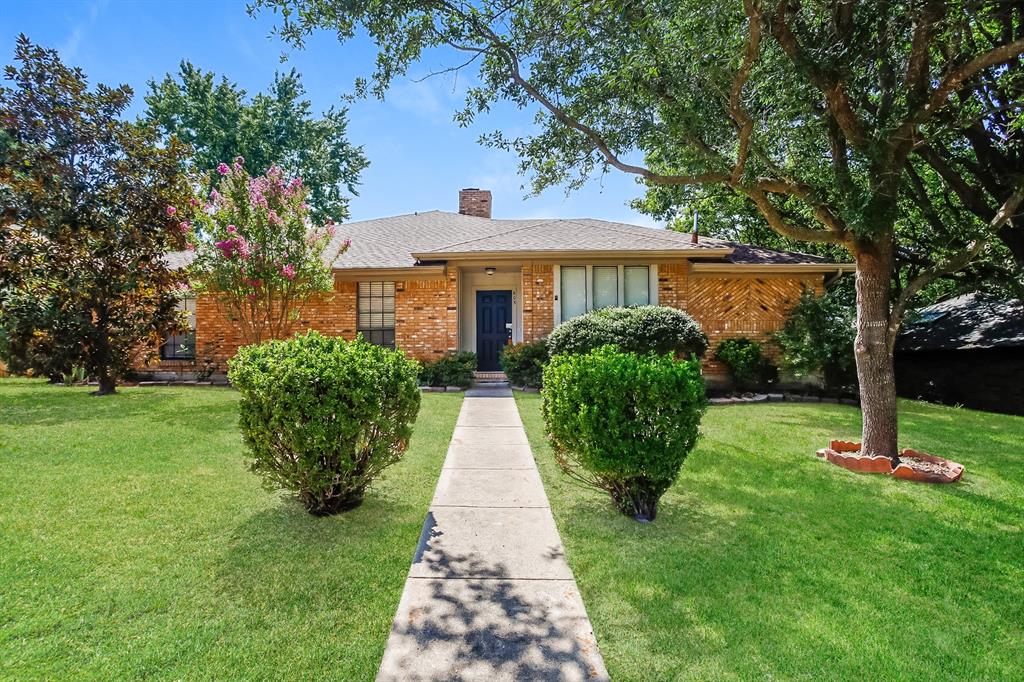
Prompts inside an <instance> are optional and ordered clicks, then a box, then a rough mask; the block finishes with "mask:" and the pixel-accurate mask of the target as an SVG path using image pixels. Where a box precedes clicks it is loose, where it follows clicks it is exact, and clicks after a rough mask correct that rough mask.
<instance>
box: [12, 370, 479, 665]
mask: <svg viewBox="0 0 1024 682" xmlns="http://www.w3.org/2000/svg"><path fill="white" fill-rule="evenodd" d="M87 393H88V390H87V389H84V388H83V389H79V388H74V389H70V388H64V387H57V386H48V385H46V384H44V383H40V382H38V381H27V380H17V379H5V380H0V678H7V679H10V678H17V679H26V678H36V679H43V678H47V679H61V678H74V679H79V678H92V679H125V678H141V677H156V678H160V679H197V678H203V679H224V678H233V679H313V678H319V679H344V680H350V679H372V678H373V676H374V674H375V673H376V670H377V666H378V664H379V662H380V657H381V654H382V653H383V650H384V643H385V641H386V639H387V634H388V631H389V628H390V624H391V618H392V617H393V615H394V612H395V608H396V606H397V604H398V599H399V596H400V595H401V591H402V585H403V583H404V579H405V575H406V572H407V571H408V570H409V562H410V561H411V559H412V555H413V552H414V550H415V547H416V542H417V538H418V537H419V533H420V529H421V527H422V524H423V518H424V515H425V514H426V510H427V506H428V504H429V502H430V497H431V494H432V492H433V489H434V484H435V482H436V480H437V475H438V473H439V471H440V468H441V463H442V461H443V458H444V455H445V451H446V448H447V445H448V441H449V439H450V437H451V433H452V429H453V427H454V424H455V418H456V416H457V414H458V410H459V407H460V405H461V396H458V395H451V394H435V393H431V394H425V395H424V396H423V408H422V413H421V414H422V415H423V417H422V418H421V419H420V421H419V423H418V424H417V427H416V431H415V435H414V437H413V440H412V443H411V447H410V449H409V451H408V452H407V454H406V458H405V460H404V461H403V462H402V463H400V464H398V465H397V466H395V467H394V468H392V469H390V470H389V472H388V474H387V476H386V478H385V479H384V480H383V481H380V482H378V483H377V484H375V485H374V486H372V487H371V489H370V491H369V492H368V494H367V498H366V502H365V503H364V504H363V506H362V507H360V508H359V509H357V510H355V511H352V512H349V513H346V514H344V515H341V516H338V517H334V518H319V519H318V518H313V517H311V516H309V515H307V514H306V513H305V512H304V511H303V510H302V509H301V508H300V507H299V506H298V505H297V504H295V503H293V502H291V501H288V500H284V499H282V497H281V495H280V494H277V493H272V492H268V491H265V490H264V489H262V488H261V486H260V483H259V480H258V479H257V478H256V477H255V476H254V475H253V474H251V473H249V471H248V470H247V469H246V468H245V465H244V461H243V449H242V443H241V439H240V437H239V434H238V429H237V427H236V419H237V410H236V408H235V402H236V399H237V395H236V394H235V393H234V392H232V391H230V390H227V389H203V388H185V387H180V388H127V389H122V390H121V392H120V394H118V395H116V396H111V397H106V398H94V397H90V396H89V395H87Z"/></svg>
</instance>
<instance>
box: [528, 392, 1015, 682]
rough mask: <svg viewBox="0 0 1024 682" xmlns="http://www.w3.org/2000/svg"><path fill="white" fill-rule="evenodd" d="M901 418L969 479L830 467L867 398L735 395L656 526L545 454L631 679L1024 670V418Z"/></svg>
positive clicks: (613, 658) (581, 576) (600, 626)
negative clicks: (929, 479) (824, 451)
mask: <svg viewBox="0 0 1024 682" xmlns="http://www.w3.org/2000/svg"><path fill="white" fill-rule="evenodd" d="M901 411H902V415H903V427H904V428H903V431H902V436H901V439H902V440H903V442H905V443H908V444H911V445H912V446H915V447H918V448H920V449H922V450H927V451H934V452H936V454H941V455H944V456H953V455H955V456H956V457H960V458H961V459H959V460H958V461H962V462H963V463H965V464H966V465H967V466H968V474H967V477H966V480H965V481H964V482H963V483H961V484H956V485H948V486H935V485H922V484H915V483H912V482H905V481H898V480H894V479H891V478H889V477H882V476H871V475H858V474H854V473H852V472H848V471H846V470H843V469H841V468H839V467H834V466H829V465H828V464H826V463H824V462H821V461H820V460H818V459H816V458H815V457H814V454H813V452H814V449H815V448H817V447H821V445H822V444H824V442H825V441H826V440H827V438H830V437H836V436H839V437H842V436H845V435H848V434H849V435H855V434H856V432H857V429H858V428H859V413H858V412H857V411H856V410H854V409H851V408H843V407H841V406H839V407H836V406H824V405H806V406H803V405H801V406H787V405H782V406H779V407H776V406H760V407H759V406H737V407H727V408H722V409H720V410H718V409H712V410H711V411H709V413H708V415H707V417H706V418H705V422H704V429H705V437H704V438H703V439H702V440H701V441H700V444H699V445H698V447H697V449H696V450H695V451H694V452H693V453H692V454H691V456H690V458H689V459H688V460H687V462H686V465H685V466H684V467H683V470H682V473H681V475H680V478H679V480H678V481H677V482H676V484H675V485H674V486H673V487H672V488H671V489H670V490H669V492H668V493H667V494H666V495H665V497H664V498H663V499H662V503H661V506H660V508H659V514H658V519H657V521H655V522H654V523H653V524H650V525H648V526H640V525H638V524H634V523H632V522H630V521H629V520H628V519H625V518H624V517H621V516H619V515H618V514H616V513H615V511H614V510H613V509H612V507H611V505H610V504H609V503H608V502H607V500H606V499H605V498H604V497H603V496H601V495H599V494H597V493H590V492H581V491H579V490H578V489H576V488H575V487H573V486H569V485H566V484H565V482H564V480H562V478H561V474H560V472H558V471H557V468H556V467H555V465H554V464H553V462H552V461H551V460H550V452H549V451H548V450H547V448H546V446H543V445H541V446H540V447H536V446H535V452H536V453H537V456H538V460H541V461H542V471H543V473H544V478H545V484H546V485H547V487H548V491H549V496H550V498H551V502H552V507H553V510H554V512H555V517H556V520H557V521H558V525H559V528H560V530H561V532H562V538H563V542H564V543H565V546H566V550H567V553H568V555H569V558H570V560H571V563H572V566H573V568H574V570H575V572H576V577H577V581H578V582H579V584H580V587H581V590H582V591H583V594H584V598H585V600H586V602H587V606H588V610H589V611H590V615H591V618H592V620H593V621H594V625H595V629H596V630H597V634H598V637H599V639H600V642H601V646H602V650H603V651H604V653H605V659H606V661H607V662H608V664H609V668H610V672H611V673H612V675H613V676H614V677H615V678H616V679H676V678H686V677H693V678H709V677H723V676H724V677H730V676H735V677H739V678H745V677H801V676H808V675H814V674H818V673H820V672H821V671H826V670H827V671H828V672H827V675H828V676H829V677H833V678H845V677H860V678H864V677H868V678H876V679H880V678H894V677H895V678H908V677H909V678H918V679H928V678H932V679H934V678H938V677H950V678H956V677H968V678H970V677H973V678H979V677H989V678H998V677H1005V676H1007V675H1011V676H1012V674H1013V673H1012V671H1014V670H1015V669H1016V668H1015V666H1016V663H1015V661H1017V660H1018V659H1019V657H1020V655H1021V654H1022V653H1024V651H1022V649H1021V645H1020V643H1021V639H1020V637H1019V635H1020V629H1019V624H1020V622H1022V618H1024V608H1022V600H1024V565H1022V564H1021V562H1020V556H1021V548H1022V547H1024V523H1022V521H1021V519H1022V518H1024V504H1022V500H1024V489H1022V485H1021V483H1022V478H1024V477H1022V475H1021V474H1022V472H1021V457H1022V454H1021V453H1020V451H1019V448H1010V447H1008V445H1009V444H1010V443H1011V442H1013V439H1015V438H1016V439H1017V440H1018V442H1020V439H1022V438H1024V420H1018V421H1015V422H1014V421H1012V418H1011V421H1006V419H1007V418H1005V417H1002V416H998V417H993V416H992V415H986V414H984V413H970V412H964V413H961V411H957V410H950V409H949V408H936V407H933V406H929V405H921V404H914V403H911V404H903V403H901ZM933 417H934V418H933ZM993 421H994V422H995V424H994V425H993V424H992V422H993ZM533 425H534V426H535V427H536V426H537V425H539V421H537V420H536V419H534V420H533ZM990 427H992V428H990ZM534 435H535V434H534ZM533 442H534V443H535V444H536V443H539V442H541V441H538V440H534V441H533ZM968 614H969V615H968ZM965 619H968V620H969V621H970V626H969V627H965V623H966V621H965ZM907 652H913V655H911V656H908V655H907Z"/></svg>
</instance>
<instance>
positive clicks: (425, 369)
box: [419, 351, 476, 388]
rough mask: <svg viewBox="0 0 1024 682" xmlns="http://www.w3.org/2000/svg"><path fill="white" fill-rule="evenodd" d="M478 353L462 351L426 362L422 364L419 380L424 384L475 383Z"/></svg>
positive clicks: (462, 384)
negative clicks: (474, 374)
mask: <svg viewBox="0 0 1024 682" xmlns="http://www.w3.org/2000/svg"><path fill="white" fill-rule="evenodd" d="M475 371H476V353H470V352H469V351H462V352H459V353H453V354H451V355H447V356H445V357H443V358H439V359H437V360H434V361H433V362H426V363H423V364H422V365H421V366H420V371H419V381H420V384H422V385H423V386H459V387H461V388H466V387H467V386H469V385H470V384H472V383H473V372H475Z"/></svg>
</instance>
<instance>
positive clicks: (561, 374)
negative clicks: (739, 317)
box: [543, 346, 707, 520]
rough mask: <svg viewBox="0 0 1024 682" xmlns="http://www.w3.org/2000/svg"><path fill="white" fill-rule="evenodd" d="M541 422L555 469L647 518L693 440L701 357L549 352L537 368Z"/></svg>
mask: <svg viewBox="0 0 1024 682" xmlns="http://www.w3.org/2000/svg"><path fill="white" fill-rule="evenodd" d="M543 395H544V403H543V413H544V423H545V425H546V428H547V432H548V434H549V439H550V441H551V446H552V449H553V450H554V452H555V457H556V459H557V461H558V464H559V466H560V467H561V468H562V469H563V470H564V471H565V472H566V473H567V474H569V475H570V476H572V477H574V478H576V479H577V480H580V481H582V482H584V483H586V484H588V485H592V486H595V487H597V488H600V489H601V490H605V491H607V492H608V493H609V494H610V495H611V496H612V499H613V500H614V501H615V505H616V506H617V507H618V509H619V510H620V511H621V512H622V513H623V514H627V515H629V516H633V517H635V518H637V519H638V520H653V519H654V517H655V514H656V512H657V503H658V499H659V498H660V497H661V496H662V494H663V493H664V492H665V491H666V490H667V489H668V487H669V486H670V485H672V483H673V482H674V481H675V480H676V477H677V476H678V475H679V471H680V469H681V468H682V466H683V462H684V461H685V460H686V457H687V455H688V454H689V453H690V451H691V450H692V449H693V446H694V444H695V443H696V441H697V433H698V427H699V426H700V420H701V417H702V416H703V414H704V409H705V406H706V404H707V400H706V398H705V395H704V380H703V378H702V377H701V373H700V362H699V361H698V360H696V359H694V360H681V361H677V360H674V359H673V358H672V357H671V356H669V355H655V354H649V355H637V354H636V353H626V352H623V351H621V350H619V349H617V348H615V347H613V346H605V347H603V348H599V349H597V350H594V351H591V352H589V353H586V354H582V355H579V354H571V355H568V354H567V355H555V356H554V357H552V359H551V362H550V363H549V364H548V366H547V368H546V369H545V370H544V391H543Z"/></svg>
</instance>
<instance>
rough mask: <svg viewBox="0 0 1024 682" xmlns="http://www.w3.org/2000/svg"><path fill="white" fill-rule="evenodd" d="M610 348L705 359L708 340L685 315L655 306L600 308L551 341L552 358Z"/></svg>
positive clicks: (562, 328) (560, 328) (553, 334)
mask: <svg viewBox="0 0 1024 682" xmlns="http://www.w3.org/2000/svg"><path fill="white" fill-rule="evenodd" d="M609 344H611V345H613V346H617V347H619V348H620V349H622V350H624V351H631V352H634V353H652V352H653V353H657V354H659V355H663V354H665V353H672V354H673V355H676V356H679V357H686V358H688V357H690V355H696V356H698V357H700V356H701V355H703V354H704V351H706V350H707V347H708V338H707V336H705V335H704V332H703V330H701V328H700V325H699V324H697V322H696V321H695V320H694V319H693V318H692V317H690V316H689V315H687V314H686V313H684V312H683V311H681V310H676V309H675V308H667V307H664V306H656V305H644V306H636V307H632V308H601V309H600V310H595V311H593V312H590V313H587V314H586V315H580V316H579V317H574V318H572V319H571V320H567V321H565V322H563V323H562V324H560V325H558V326H557V327H555V330H554V331H553V332H551V336H549V337H548V349H549V350H550V352H551V355H560V354H564V353H588V352H590V351H592V350H594V349H596V348H600V347H601V346H605V345H609Z"/></svg>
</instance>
